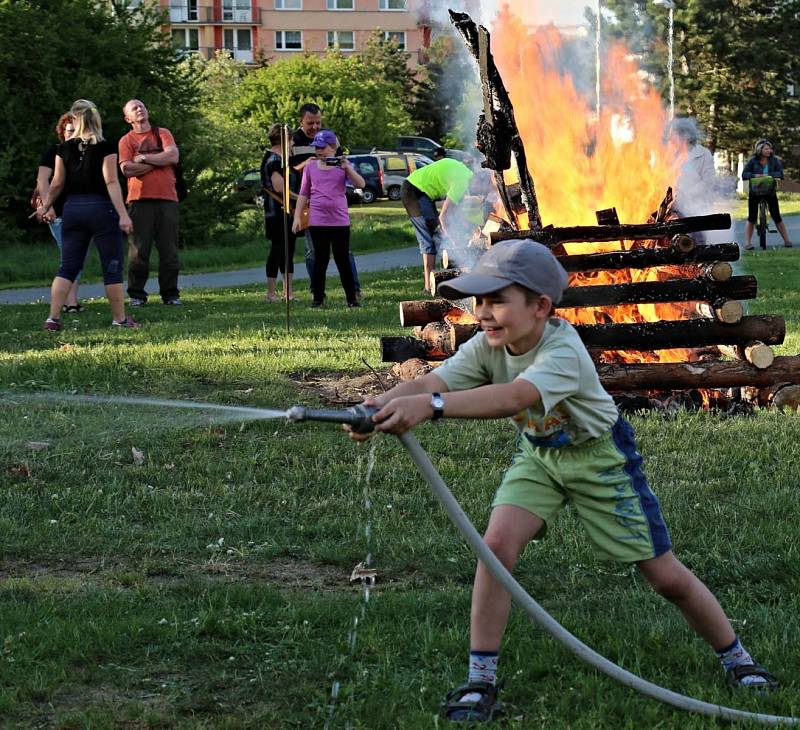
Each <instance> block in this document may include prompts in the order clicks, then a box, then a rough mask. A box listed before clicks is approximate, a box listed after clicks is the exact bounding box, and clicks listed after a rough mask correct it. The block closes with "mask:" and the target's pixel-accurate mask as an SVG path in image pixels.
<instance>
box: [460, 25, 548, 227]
mask: <svg viewBox="0 0 800 730" xmlns="http://www.w3.org/2000/svg"><path fill="white" fill-rule="evenodd" d="M448 12H449V13H450V21H451V22H452V23H453V25H454V26H455V27H456V30H458V32H459V33H460V34H461V37H462V38H463V39H464V43H465V44H466V46H467V49H468V50H469V52H470V53H471V54H472V56H473V57H474V58H475V60H476V61H477V62H478V69H479V70H480V75H481V86H482V88H483V114H481V116H480V117H479V118H478V130H477V147H478V149H479V150H481V152H483V154H484V155H485V157H486V161H485V162H484V167H488V168H489V169H490V170H494V172H495V181H496V182H497V187H498V190H499V192H500V198H501V200H502V201H503V206H504V207H505V209H506V213H507V214H508V219H509V220H512V221H513V220H516V217H517V215H518V214H519V213H527V215H528V220H529V221H530V225H531V226H532V227H533V229H534V230H539V229H541V227H542V218H541V215H540V214H539V203H538V202H537V200H536V189H535V187H534V184H533V178H532V177H531V174H530V172H529V171H528V165H527V161H526V157H525V147H524V145H523V144H522V137H521V136H520V133H519V129H518V128H517V123H516V121H515V119H514V107H513V106H512V104H511V99H510V97H509V95H508V91H507V90H506V87H505V84H504V83H503V79H502V78H501V76H500V72H499V71H498V70H497V66H496V65H495V63H494V58H493V57H492V53H491V49H490V36H489V31H487V30H486V28H484V27H483V26H480V27H477V26H476V25H475V23H474V22H473V20H472V18H470V16H469V15H468V14H467V13H456V12H453V11H452V10H449V11H448ZM512 155H513V157H514V162H515V163H516V168H517V172H518V173H519V191H520V197H521V205H515V203H514V200H513V197H514V196H513V195H512V194H511V191H510V190H508V189H507V188H506V185H505V181H504V179H503V171H504V170H508V169H509V168H510V167H511V157H512Z"/></svg>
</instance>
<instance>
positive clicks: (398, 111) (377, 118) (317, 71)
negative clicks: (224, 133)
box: [233, 52, 411, 147]
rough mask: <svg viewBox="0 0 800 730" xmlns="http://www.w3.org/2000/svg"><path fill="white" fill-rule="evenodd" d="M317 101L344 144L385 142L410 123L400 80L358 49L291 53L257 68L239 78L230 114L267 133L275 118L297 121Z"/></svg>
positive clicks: (381, 144)
mask: <svg viewBox="0 0 800 730" xmlns="http://www.w3.org/2000/svg"><path fill="white" fill-rule="evenodd" d="M308 102H311V103H315V104H319V106H320V107H321V108H322V111H323V114H324V118H323V122H324V124H325V126H326V127H330V128H331V129H333V130H335V131H336V133H337V134H338V135H339V138H340V140H341V142H342V144H343V145H344V146H350V147H352V146H356V145H368V146H372V145H375V146H386V145H390V144H394V142H395V138H396V137H397V135H398V134H405V133H408V131H409V130H410V129H411V117H410V115H409V113H408V112H407V111H406V109H405V108H404V104H403V89H402V86H401V85H400V84H399V83H398V82H397V81H396V80H392V79H387V78H385V77H384V76H382V75H379V74H377V73H376V72H375V67H374V66H371V65H369V64H367V63H365V62H364V59H363V57H362V56H360V55H353V56H346V55H344V54H342V53H338V52H329V53H327V54H325V55H324V56H312V55H310V54H306V55H302V56H294V57H292V58H288V59H286V60H284V61H278V62H277V63H273V64H270V65H268V66H265V67H262V68H258V69H256V70H255V71H253V72H252V73H250V74H248V75H247V76H246V77H245V78H244V79H243V80H242V83H241V86H240V93H239V95H238V98H237V99H236V101H235V103H234V106H233V115H234V117H236V118H238V119H242V120H248V121H250V122H252V123H254V124H256V125H258V127H259V128H260V129H261V130H262V132H263V134H266V130H267V129H268V128H269V126H270V125H271V124H274V123H275V122H283V123H286V124H292V125H294V124H296V123H297V113H298V110H299V109H300V107H301V106H302V105H303V104H305V103H308Z"/></svg>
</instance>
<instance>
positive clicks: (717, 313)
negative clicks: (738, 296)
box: [697, 299, 744, 324]
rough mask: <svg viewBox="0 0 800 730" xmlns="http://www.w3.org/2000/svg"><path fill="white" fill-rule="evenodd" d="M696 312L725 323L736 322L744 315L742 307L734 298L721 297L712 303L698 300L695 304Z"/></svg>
mask: <svg viewBox="0 0 800 730" xmlns="http://www.w3.org/2000/svg"><path fill="white" fill-rule="evenodd" d="M697 313H698V314H699V315H700V316H702V317H709V318H711V319H716V320H717V321H718V322H724V323H725V324H738V323H739V322H741V321H742V317H744V307H743V306H742V303H741V302H737V301H736V300H735V299H728V300H724V299H723V300H719V301H716V302H713V303H710V302H700V303H699V304H698V305H697Z"/></svg>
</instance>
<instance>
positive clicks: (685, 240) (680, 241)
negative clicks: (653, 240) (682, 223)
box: [672, 233, 697, 253]
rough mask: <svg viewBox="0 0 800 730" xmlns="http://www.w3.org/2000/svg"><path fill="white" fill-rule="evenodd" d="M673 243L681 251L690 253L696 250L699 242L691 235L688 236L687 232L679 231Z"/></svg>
mask: <svg viewBox="0 0 800 730" xmlns="http://www.w3.org/2000/svg"><path fill="white" fill-rule="evenodd" d="M672 245H673V246H674V247H675V248H676V249H678V251H680V252H681V253H689V252H690V251H694V249H695V246H697V243H696V242H695V240H694V239H693V238H692V237H691V236H687V235H686V234H685V233H679V234H678V235H677V236H674V237H673V238H672Z"/></svg>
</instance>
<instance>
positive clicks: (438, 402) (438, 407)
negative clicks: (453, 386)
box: [431, 393, 444, 421]
mask: <svg viewBox="0 0 800 730" xmlns="http://www.w3.org/2000/svg"><path fill="white" fill-rule="evenodd" d="M431 408H433V416H431V420H432V421H438V420H439V419H440V418H441V417H442V416H444V398H442V394H441V393H431Z"/></svg>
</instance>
